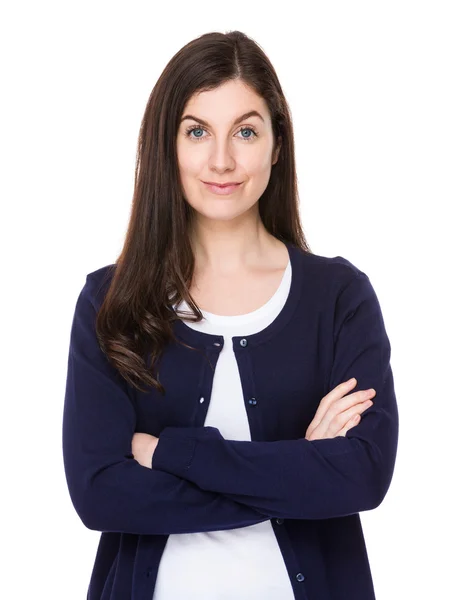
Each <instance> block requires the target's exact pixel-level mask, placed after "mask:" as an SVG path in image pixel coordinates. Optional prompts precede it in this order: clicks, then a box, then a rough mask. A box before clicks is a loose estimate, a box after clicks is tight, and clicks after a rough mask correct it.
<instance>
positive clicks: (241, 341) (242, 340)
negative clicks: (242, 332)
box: [240, 338, 247, 348]
mask: <svg viewBox="0 0 451 600" xmlns="http://www.w3.org/2000/svg"><path fill="white" fill-rule="evenodd" d="M240 346H242V347H243V348H245V347H246V346H247V339H246V338H241V340H240Z"/></svg>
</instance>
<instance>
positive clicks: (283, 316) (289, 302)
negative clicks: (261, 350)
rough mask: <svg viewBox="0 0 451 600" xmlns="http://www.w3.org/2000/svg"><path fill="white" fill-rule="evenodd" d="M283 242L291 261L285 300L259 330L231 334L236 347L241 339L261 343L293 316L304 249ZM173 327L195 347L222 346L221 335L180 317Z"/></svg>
mask: <svg viewBox="0 0 451 600" xmlns="http://www.w3.org/2000/svg"><path fill="white" fill-rule="evenodd" d="M282 241H283V240H282ZM283 243H284V244H285V246H286V248H287V250H288V254H289V257H290V262H291V285H290V291H289V293H288V297H287V299H286V302H285V304H284V305H283V307H282V310H281V311H280V312H279V314H278V315H277V316H276V317H275V319H274V320H273V321H272V322H271V323H270V324H269V325H268V326H267V327H265V328H264V329H262V330H261V331H258V332H257V333H253V334H251V335H246V336H244V337H243V336H233V337H232V340H233V346H234V347H236V346H237V345H238V344H240V345H241V346H242V345H243V342H241V340H244V339H245V340H246V342H244V344H245V345H246V346H255V345H257V344H261V343H262V342H266V341H267V340H268V339H269V338H271V337H272V336H273V335H275V334H277V333H279V331H281V329H282V328H283V327H285V325H287V323H288V322H289V321H290V319H291V317H292V316H293V313H294V312H295V309H296V307H297V305H298V302H299V300H300V297H301V287H302V286H301V284H302V272H301V269H302V265H303V262H302V256H303V253H304V251H303V250H302V249H301V248H299V247H298V246H296V245H294V244H292V243H291V242H285V241H284V242H283ZM173 329H174V332H175V334H176V335H177V336H178V337H179V338H180V339H182V340H183V341H185V342H187V343H188V344H190V345H192V346H194V347H197V348H207V347H210V348H212V349H218V350H219V348H222V346H223V345H224V337H223V336H222V335H214V334H211V333H206V332H205V331H198V330H197V329H193V328H192V327H190V326H189V325H187V324H186V323H185V322H184V321H183V318H182V317H180V318H179V319H177V320H176V321H174V322H173Z"/></svg>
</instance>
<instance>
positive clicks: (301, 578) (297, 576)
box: [296, 573, 305, 581]
mask: <svg viewBox="0 0 451 600" xmlns="http://www.w3.org/2000/svg"><path fill="white" fill-rule="evenodd" d="M296 579H297V580H298V581H304V579H305V577H304V575H303V574H302V573H298V574H297V575H296Z"/></svg>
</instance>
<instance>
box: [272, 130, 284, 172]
mask: <svg viewBox="0 0 451 600" xmlns="http://www.w3.org/2000/svg"><path fill="white" fill-rule="evenodd" d="M281 146H282V138H281V137H280V136H279V137H278V138H277V146H276V147H275V148H274V151H273V161H272V164H273V165H275V164H276V162H277V161H278V160H279V152H280V148H281Z"/></svg>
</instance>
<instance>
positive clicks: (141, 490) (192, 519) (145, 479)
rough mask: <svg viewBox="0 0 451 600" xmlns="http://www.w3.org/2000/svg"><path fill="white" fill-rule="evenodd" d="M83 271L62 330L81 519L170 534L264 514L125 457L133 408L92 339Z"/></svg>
mask: <svg viewBox="0 0 451 600" xmlns="http://www.w3.org/2000/svg"><path fill="white" fill-rule="evenodd" d="M88 278H89V276H88ZM88 278H87V281H86V283H85V285H84V287H83V289H82V290H81V292H80V294H79V297H78V300H77V302H76V307H75V314H74V316H73V322H72V327H71V332H70V345H69V357H68V367H67V380H66V392H65V400H64V409H63V424H62V449H63V460H64V469H65V475H66V480H67V484H68V490H69V494H70V498H71V501H72V503H73V505H74V508H75V510H76V512H77V514H78V516H79V517H80V519H81V520H82V522H83V523H84V525H85V526H86V527H87V528H88V529H92V530H97V531H102V532H125V533H134V534H171V533H192V532H201V531H216V530H222V529H233V528H238V527H244V526H246V525H254V524H256V523H260V522H262V521H266V520H268V517H267V516H266V515H264V514H262V513H261V512H259V511H258V510H257V509H253V508H252V507H250V506H247V505H245V504H241V503H239V502H237V501H236V500H234V499H232V498H226V497H225V496H222V495H221V494H219V493H217V492H213V491H206V490H201V489H200V488H199V487H198V486H197V485H195V484H194V483H191V482H189V481H186V480H185V479H183V478H180V477H178V476H177V475H172V474H170V473H165V472H163V471H157V470H154V469H150V468H147V467H144V466H142V465H141V464H139V463H138V462H137V461H136V460H135V459H134V458H133V454H132V453H131V444H132V438H133V434H134V432H135V425H136V412H135V409H134V405H133V403H132V401H131V398H130V396H129V392H128V391H127V383H126V381H125V379H124V378H123V377H122V376H120V374H119V372H118V370H117V369H115V368H114V367H113V365H112V364H111V363H110V362H109V361H108V360H107V358H106V356H105V354H104V353H103V352H102V351H101V349H100V346H99V344H98V341H97V337H96V333H95V316H96V311H95V308H94V305H93V303H92V301H91V299H90V291H89V290H90V287H92V286H90V285H89V282H88ZM182 448H183V451H184V452H186V455H188V456H189V455H190V453H191V452H192V449H193V442H192V441H191V440H189V439H188V440H186V441H185V442H183V441H181V442H180V445H179V449H182Z"/></svg>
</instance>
